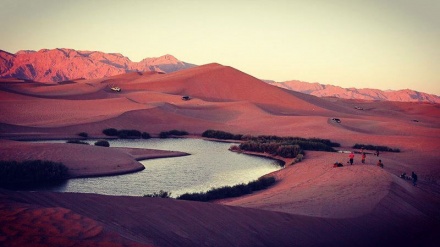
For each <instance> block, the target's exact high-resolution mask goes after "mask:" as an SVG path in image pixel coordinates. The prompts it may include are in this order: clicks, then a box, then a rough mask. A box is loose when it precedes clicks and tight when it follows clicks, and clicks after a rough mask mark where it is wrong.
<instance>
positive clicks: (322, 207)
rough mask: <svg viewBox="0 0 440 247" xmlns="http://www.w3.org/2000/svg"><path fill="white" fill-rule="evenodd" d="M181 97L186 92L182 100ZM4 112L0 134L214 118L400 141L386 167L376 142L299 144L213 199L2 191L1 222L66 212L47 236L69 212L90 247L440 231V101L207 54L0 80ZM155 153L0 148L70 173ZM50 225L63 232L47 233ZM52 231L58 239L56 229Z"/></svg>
mask: <svg viewBox="0 0 440 247" xmlns="http://www.w3.org/2000/svg"><path fill="white" fill-rule="evenodd" d="M113 85H116V86H119V87H121V88H122V91H121V92H119V93H116V92H112V91H111V90H110V89H109V87H110V86H113ZM184 95H188V96H190V97H191V100H188V101H184V100H182V99H181V97H182V96H184ZM355 106H361V107H362V108H363V110H357V109H355V108H354V107H355ZM0 111H1V113H2V114H1V117H0V137H1V138H3V139H29V138H31V139H32V138H37V139H38V138H53V137H57V138H63V137H75V136H77V133H79V132H83V131H85V132H87V133H89V135H90V136H93V137H97V138H99V137H103V134H102V130H103V129H105V128H110V127H114V128H119V129H121V128H125V129H137V130H140V131H146V132H149V133H151V134H153V135H157V134H158V133H159V132H161V131H165V130H171V129H181V130H186V131H188V132H190V133H191V134H194V135H200V134H201V133H202V132H203V131H205V130H207V129H219V130H225V131H229V132H233V133H240V134H253V135H261V134H268V135H279V136H300V137H319V138H328V139H331V140H332V141H335V142H339V143H341V145H342V147H341V148H340V149H341V150H347V151H350V150H352V148H351V146H352V145H354V144H355V143H364V144H373V145H384V146H389V147H392V148H399V149H400V150H401V151H402V152H400V153H386V152H385V153H381V155H380V159H382V161H383V162H384V164H385V168H384V169H381V168H378V167H376V166H375V165H374V164H375V163H376V162H377V160H378V159H379V157H376V156H373V155H372V154H369V155H367V164H365V165H364V164H362V165H361V164H359V157H356V158H355V165H353V166H345V167H343V168H333V167H332V164H333V163H334V162H335V161H341V162H343V163H345V162H346V161H347V160H348V158H347V157H346V156H347V155H346V154H341V153H322V152H307V153H306V157H305V160H304V161H302V162H300V163H298V164H295V165H293V166H288V167H286V168H284V169H282V170H280V171H278V172H276V173H274V174H273V175H274V176H275V177H276V178H277V184H276V185H275V186H273V187H271V188H269V189H267V190H264V191H261V192H258V193H254V194H251V195H248V196H244V197H240V198H234V199H228V200H223V201H219V202H216V203H194V202H184V201H176V200H161V199H154V198H132V197H109V196H101V195H93V194H88V195H84V194H74V193H72V194H67V193H66V194H57V193H30V192H9V191H4V190H3V191H1V192H0V200H1V203H0V206H1V214H0V220H1V221H2V222H7V223H8V224H10V222H11V220H10V218H9V216H8V215H9V214H10V212H15V213H12V214H14V215H16V216H17V217H18V216H19V217H22V218H21V219H22V220H20V221H17V223H16V224H15V225H14V227H16V228H17V229H21V230H20V231H26V230H23V229H27V228H26V227H27V225H26V224H27V223H26V222H30V221H32V220H35V219H38V217H40V216H39V215H41V212H46V211H45V210H49V211H47V212H49V213H47V215H53V214H55V215H58V214H59V215H65V217H64V216H63V217H52V218H50V217H49V220H47V222H48V223H47V231H48V232H47V233H44V234H47V236H49V237H52V236H54V235H56V234H58V235H56V236H69V234H70V233H69V231H68V230H66V229H68V227H67V225H69V224H71V223H70V222H71V221H70V219H72V218H74V219H76V218H78V219H80V220H81V221H85V222H88V223H85V224H84V225H83V227H82V228H81V227H77V228H74V230H75V231H76V232H75V233H72V234H74V235H75V236H73V237H72V238H69V239H70V240H71V241H73V242H74V243H79V242H78V241H80V243H83V244H85V245H86V244H87V243H88V242H87V241H88V240H90V241H97V242H100V243H101V244H102V243H106V241H108V240H109V239H112V240H111V241H113V240H114V243H115V244H116V245H118V244H123V243H127V244H136V243H139V244H146V245H156V246H277V245H278V246H291V245H298V246H391V245H396V244H398V245H399V246H410V245H411V246H412V245H414V244H417V245H420V246H438V245H439V243H440V238H439V237H438V236H437V235H436V233H437V232H438V231H439V230H440V213H439V211H438V208H439V206H440V199H439V193H440V186H439V184H440V166H439V164H440V159H439V157H438V150H439V149H440V118H439V117H440V107H439V105H438V104H426V103H402V102H400V103H399V102H376V101H361V100H343V99H336V98H317V97H314V96H310V95H304V94H300V93H297V92H292V91H287V90H285V89H281V88H277V87H273V86H270V85H268V84H266V83H264V82H261V81H260V80H258V79H256V78H254V77H252V76H249V75H246V74H244V73H242V72H240V71H238V70H235V69H233V68H230V67H226V66H221V65H219V64H209V65H205V66H199V67H194V68H191V69H187V70H184V71H179V72H175V73H170V74H159V73H155V72H151V73H130V74H124V75H119V76H114V77H108V78H102V79H94V80H74V81H72V82H68V83H65V84H41V83H35V82H26V81H19V80H12V79H8V80H2V81H1V83H0ZM332 117H337V118H340V119H341V123H335V122H334V121H331V118H332ZM414 120H417V121H414ZM155 155H159V156H160V155H169V154H167V153H165V154H160V153H156V152H153V153H151V152H150V153H149V152H147V151H145V150H123V149H119V150H115V149H106V148H100V147H82V146H79V145H68V144H58V145H53V146H52V145H49V144H23V143H20V142H12V141H2V142H1V145H0V157H1V158H2V159H31V158H41V159H52V160H55V161H63V162H65V163H66V164H67V165H69V166H70V167H72V170H73V171H74V173H76V175H77V176H83V175H103V174H114V173H120V172H128V171H133V170H136V169H142V167H141V166H140V165H139V163H137V162H136V159H139V158H142V157H144V158H147V157H153V156H155ZM91 164H94V165H93V169H92V168H91V167H92V166H91ZM411 171H416V172H417V174H418V175H419V183H418V186H416V187H414V186H412V185H411V183H410V182H409V181H407V180H402V179H400V178H398V177H397V175H400V173H402V172H407V173H410V172H411ZM21 208H24V210H25V211H21ZM54 208H55V209H54ZM52 209H54V210H52ZM51 210H52V211H51ZM20 212H26V214H24V213H23V214H20ZM57 212H58V213H57ZM14 217H15V216H14ZM26 219H28V221H26ZM44 219H46V218H44ZM45 222H46V221H45ZM51 224H55V225H56V226H57V227H58V228H60V229H63V231H62V232H58V233H56V234H55V233H53V232H52V230H51ZM43 225H46V224H42V226H41V227H44V226H43ZM88 226H90V227H92V228H87V227H88ZM5 229H6V228H2V234H3V235H0V241H9V242H4V243H9V244H11V245H12V243H19V242H14V241H18V240H17V239H18V238H15V237H14V236H16V235H14V234H13V233H11V232H7V231H8V230H7V229H6V230H5ZM96 229H101V230H100V231H96V232H97V233H96V234H95V235H93V236H90V238H88V237H87V238H84V237H81V236H87V234H91V233H92V232H94V231H95V230H96ZM72 231H73V230H72ZM29 233H30V234H32V231H30V232H29ZM23 234H24V233H23ZM107 234H110V235H107ZM2 236H6V237H2ZM57 239H58V238H57ZM52 240H53V239H52ZM11 241H12V242H11ZM54 241H55V240H54ZM60 241H67V240H66V239H65V238H64V237H62V240H60ZM83 241H85V242H83ZM0 243H2V242H0ZM51 243H53V242H51ZM66 243H67V242H66ZM69 243H70V242H69Z"/></svg>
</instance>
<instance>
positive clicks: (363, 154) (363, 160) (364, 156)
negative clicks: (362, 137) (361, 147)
mask: <svg viewBox="0 0 440 247" xmlns="http://www.w3.org/2000/svg"><path fill="white" fill-rule="evenodd" d="M366 157H367V155H366V154H365V153H364V152H362V164H365V158H366Z"/></svg>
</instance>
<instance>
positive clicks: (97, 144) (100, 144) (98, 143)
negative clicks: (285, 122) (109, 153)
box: [95, 140, 110, 147]
mask: <svg viewBox="0 0 440 247" xmlns="http://www.w3.org/2000/svg"><path fill="white" fill-rule="evenodd" d="M95 146H100V147H110V143H109V142H108V141H106V140H99V141H97V142H95Z"/></svg>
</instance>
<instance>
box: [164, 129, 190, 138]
mask: <svg viewBox="0 0 440 247" xmlns="http://www.w3.org/2000/svg"><path fill="white" fill-rule="evenodd" d="M184 135H188V132H186V131H184V130H170V131H162V132H160V134H159V138H168V137H170V136H184Z"/></svg>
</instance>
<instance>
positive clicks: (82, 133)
mask: <svg viewBox="0 0 440 247" xmlns="http://www.w3.org/2000/svg"><path fill="white" fill-rule="evenodd" d="M78 135H79V136H81V137H84V138H87V137H89V134H87V133H86V132H81V133H78Z"/></svg>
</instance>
